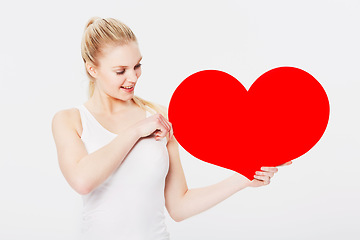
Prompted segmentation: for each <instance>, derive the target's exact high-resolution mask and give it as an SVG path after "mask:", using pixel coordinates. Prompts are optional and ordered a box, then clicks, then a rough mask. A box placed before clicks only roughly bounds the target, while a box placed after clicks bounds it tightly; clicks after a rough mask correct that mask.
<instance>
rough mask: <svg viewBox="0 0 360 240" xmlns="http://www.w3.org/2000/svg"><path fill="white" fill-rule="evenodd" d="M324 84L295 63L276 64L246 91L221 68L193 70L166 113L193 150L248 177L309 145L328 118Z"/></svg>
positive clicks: (187, 147)
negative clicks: (292, 64)
mask: <svg viewBox="0 0 360 240" xmlns="http://www.w3.org/2000/svg"><path fill="white" fill-rule="evenodd" d="M329 114H330V105H329V100H328V97H327V95H326V92H325V90H324V89H323V87H322V86H321V84H320V83H319V82H318V81H317V80H316V79H315V78H314V77H313V76H311V75H310V74H309V73H307V72H306V71H304V70H301V69H299V68H295V67H279V68H274V69H272V70H270V71H268V72H266V73H264V74H263V75H261V76H260V77H259V78H258V79H257V80H256V81H255V82H254V83H253V84H252V86H251V87H250V89H249V90H248V91H247V90H246V89H245V87H244V86H243V85H242V84H241V83H240V82H239V81H238V80H237V79H236V78H234V77H233V76H231V75H229V74H227V73H225V72H222V71H218V70H204V71H199V72H197V73H194V74H192V75H190V76H189V77H187V78H186V79H185V80H183V81H182V82H181V84H180V85H179V86H178V87H177V88H176V90H175V91H174V93H173V95H172V97H171V100H170V103H169V110H168V116H169V121H170V122H171V123H172V126H173V131H174V136H175V137H176V139H177V141H178V142H179V144H180V145H181V146H182V147H183V148H184V149H185V150H186V151H187V152H189V153H190V154H191V155H192V156H194V157H196V158H198V159H200V160H202V161H205V162H208V163H211V164H214V165H217V166H221V167H224V168H227V169H231V170H234V171H236V172H238V173H240V174H242V175H244V176H245V177H247V178H248V179H249V180H252V179H254V174H255V171H257V170H260V168H261V167H262V166H278V165H281V164H283V163H286V162H288V161H290V160H293V159H295V158H298V157H299V156H301V155H303V154H305V153H306V152H307V151H309V150H310V149H311V148H312V147H313V146H314V145H315V144H316V143H317V142H318V141H319V140H320V138H321V136H322V135H323V133H324V132H325V129H326V126H327V124H328V120H329Z"/></svg>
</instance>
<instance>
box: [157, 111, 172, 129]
mask: <svg viewBox="0 0 360 240" xmlns="http://www.w3.org/2000/svg"><path fill="white" fill-rule="evenodd" d="M159 119H160V121H161V124H162V125H163V126H164V127H165V129H166V132H168V131H170V125H168V124H167V122H166V119H165V118H164V116H163V115H161V114H160V116H159Z"/></svg>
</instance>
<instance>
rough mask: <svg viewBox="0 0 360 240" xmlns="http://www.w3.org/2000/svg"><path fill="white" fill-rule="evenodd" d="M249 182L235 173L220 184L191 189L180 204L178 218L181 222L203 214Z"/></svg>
mask: <svg viewBox="0 0 360 240" xmlns="http://www.w3.org/2000/svg"><path fill="white" fill-rule="evenodd" d="M249 182H250V181H249V180H248V179H247V178H245V177H243V176H242V175H239V174H238V173H235V174H234V175H232V176H231V177H229V178H227V179H225V180H223V181H221V182H219V183H216V184H213V185H210V186H206V187H202V188H194V189H189V190H188V191H187V192H186V193H185V194H184V196H183V197H182V199H181V201H180V202H179V207H178V212H177V218H178V219H179V221H181V220H184V219H186V218H189V217H191V216H194V215H196V214H198V213H201V212H203V211H205V210H207V209H209V208H211V207H213V206H215V205H216V204H218V203H220V202H222V201H223V200H225V199H227V198H228V197H230V196H231V195H233V194H234V193H236V192H238V191H240V190H241V189H244V188H246V187H247V186H248V184H249Z"/></svg>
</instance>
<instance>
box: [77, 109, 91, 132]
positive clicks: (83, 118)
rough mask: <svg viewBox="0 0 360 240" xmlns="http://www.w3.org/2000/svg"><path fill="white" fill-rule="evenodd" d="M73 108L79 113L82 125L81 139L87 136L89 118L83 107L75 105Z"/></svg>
mask: <svg viewBox="0 0 360 240" xmlns="http://www.w3.org/2000/svg"><path fill="white" fill-rule="evenodd" d="M75 108H77V109H78V110H79V113H80V119H81V125H82V134H81V138H82V139H83V138H84V137H85V136H86V135H87V134H88V129H89V122H90V121H91V118H90V117H89V116H88V115H87V112H86V111H85V109H84V106H83V105H77V106H75Z"/></svg>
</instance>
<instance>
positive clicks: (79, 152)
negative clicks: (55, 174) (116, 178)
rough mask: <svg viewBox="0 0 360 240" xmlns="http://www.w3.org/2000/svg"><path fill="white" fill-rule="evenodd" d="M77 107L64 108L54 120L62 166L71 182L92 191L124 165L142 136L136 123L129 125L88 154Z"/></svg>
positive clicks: (75, 186)
mask: <svg viewBox="0 0 360 240" xmlns="http://www.w3.org/2000/svg"><path fill="white" fill-rule="evenodd" d="M75 111H76V110H73V109H70V110H63V111H60V112H58V113H56V114H55V115H54V117H53V120H52V133H53V137H54V140H55V144H56V148H57V154H58V161H59V165H60V169H61V171H62V173H63V175H64V177H65V179H66V180H67V182H68V183H69V184H70V186H71V187H72V188H73V189H74V190H75V191H77V192H78V193H80V194H88V193H89V192H91V191H92V190H93V189H95V188H96V187H97V186H99V185H100V184H101V183H103V182H104V181H105V180H106V179H107V178H108V177H109V176H110V175H111V174H112V173H113V172H114V170H115V169H116V168H118V167H119V166H120V164H121V163H122V161H123V160H124V158H125V156H126V155H127V153H128V152H129V151H130V149H131V148H132V146H133V145H134V144H135V143H136V141H137V140H138V139H139V134H138V132H137V131H136V129H135V127H133V128H129V129H126V130H125V131H124V132H122V133H121V134H119V135H118V136H116V137H115V139H114V140H112V141H111V142H110V143H109V144H107V145H105V146H104V147H102V148H100V149H98V150H97V151H95V152H93V153H91V154H88V153H87V151H86V149H85V146H84V144H83V142H82V140H81V139H80V137H79V135H78V134H77V131H76V129H75V124H74V123H75V121H76V112H75Z"/></svg>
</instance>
